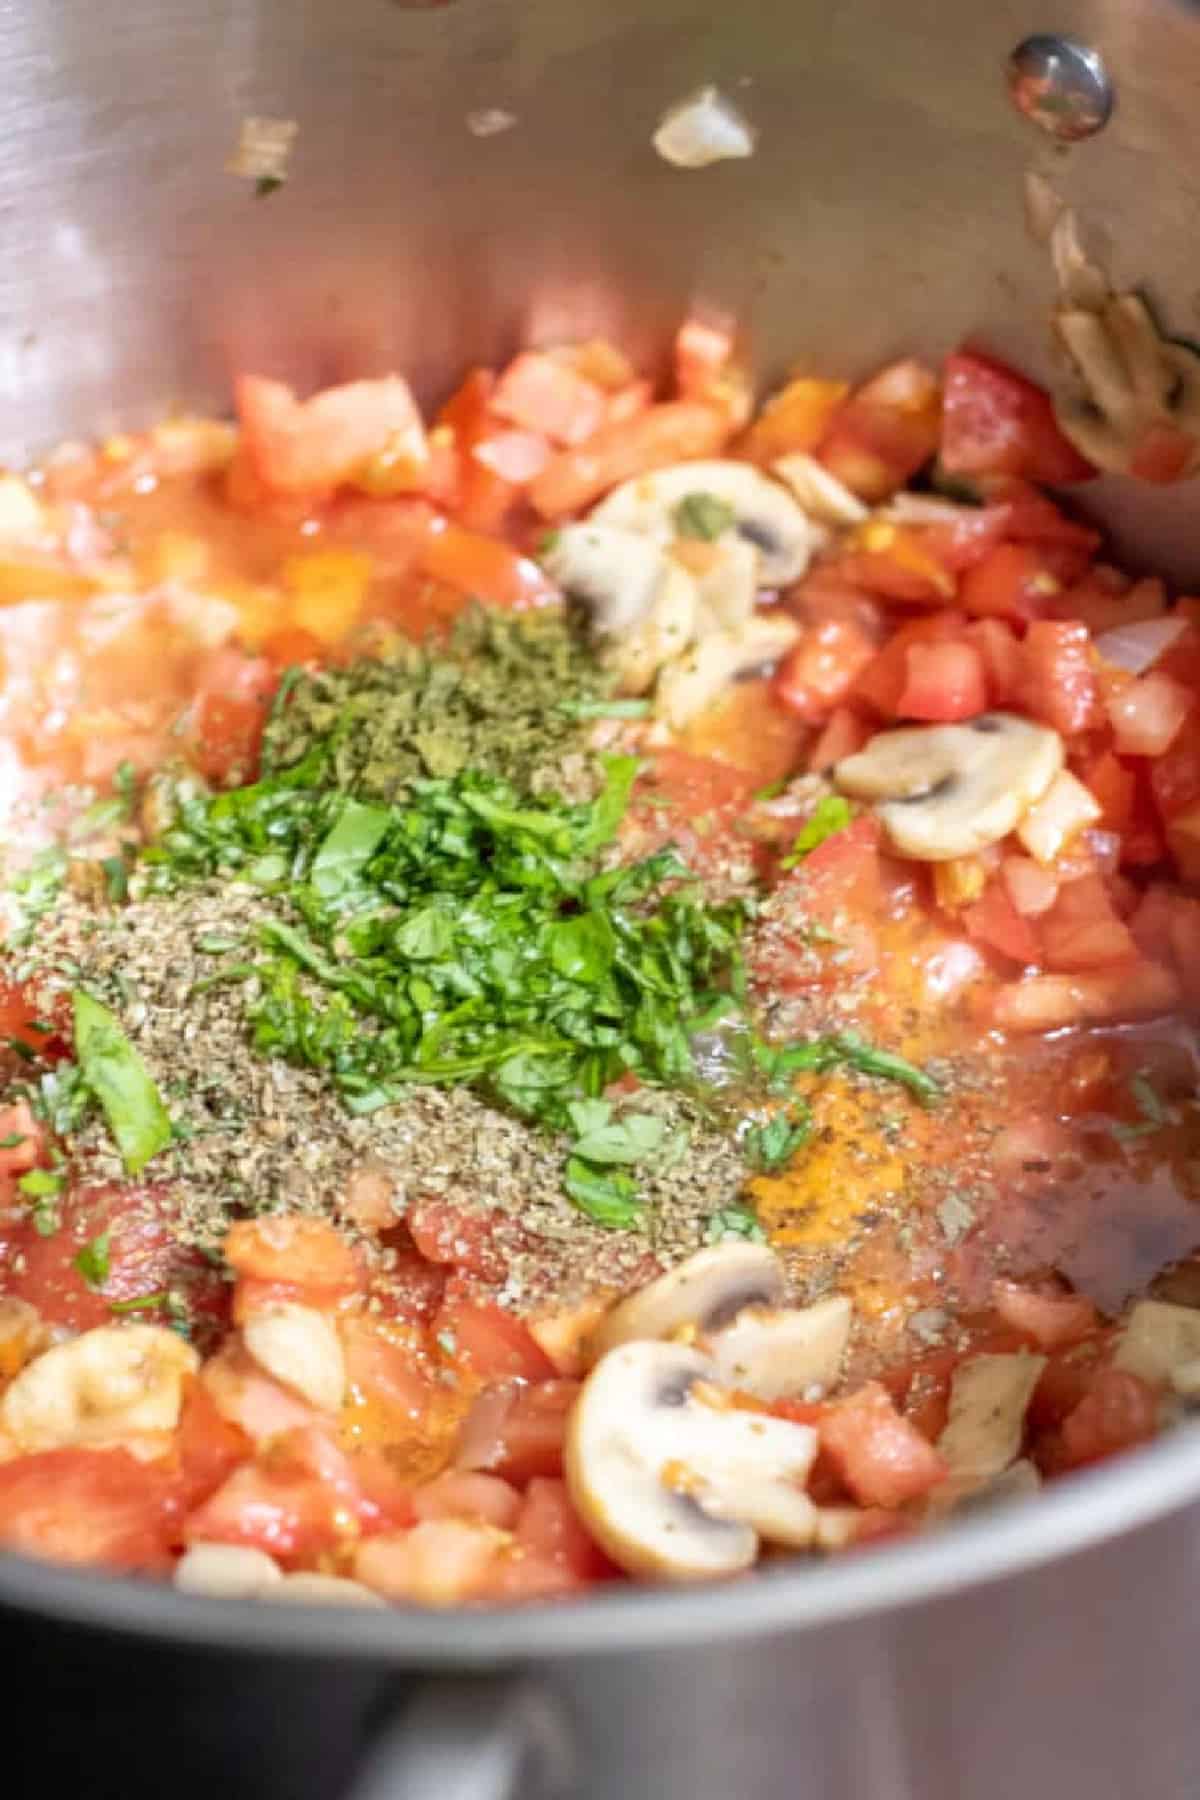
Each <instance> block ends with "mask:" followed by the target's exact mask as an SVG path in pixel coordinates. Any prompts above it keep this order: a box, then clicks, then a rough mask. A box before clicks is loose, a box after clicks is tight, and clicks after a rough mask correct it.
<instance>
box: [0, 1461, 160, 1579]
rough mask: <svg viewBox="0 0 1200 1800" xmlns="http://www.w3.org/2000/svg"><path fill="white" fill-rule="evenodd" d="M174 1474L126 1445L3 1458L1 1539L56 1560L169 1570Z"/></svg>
mask: <svg viewBox="0 0 1200 1800" xmlns="http://www.w3.org/2000/svg"><path fill="white" fill-rule="evenodd" d="M175 1518H176V1501H175V1496H174V1494H173V1491H172V1482H171V1479H170V1477H169V1476H168V1475H167V1474H166V1473H165V1472H164V1471H163V1470H162V1469H161V1468H158V1467H155V1466H153V1465H147V1464H145V1463H140V1462H138V1461H137V1459H136V1458H135V1457H132V1456H130V1455H129V1453H128V1452H127V1451H125V1450H47V1451H45V1452H43V1453H42V1454H40V1455H37V1456H21V1457H17V1458H16V1459H15V1460H14V1461H12V1462H6V1463H2V1464H0V1545H3V1547H4V1549H6V1550H16V1551H20V1552H21V1553H22V1554H24V1555H26V1556H40V1557H46V1558H48V1559H49V1560H50V1561H53V1562H64V1563H78V1564H86V1565H89V1566H94V1565H99V1566H101V1567H104V1568H110V1569H123V1570H142V1571H161V1570H163V1569H165V1568H166V1567H167V1565H168V1562H169V1555H168V1547H169V1544H170V1542H171V1539H172V1537H173V1535H174V1530H175Z"/></svg>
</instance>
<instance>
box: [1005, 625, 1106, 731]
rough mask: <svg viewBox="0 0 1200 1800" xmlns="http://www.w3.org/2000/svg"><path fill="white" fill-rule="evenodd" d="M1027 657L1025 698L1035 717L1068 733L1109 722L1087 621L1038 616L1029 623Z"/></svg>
mask: <svg viewBox="0 0 1200 1800" xmlns="http://www.w3.org/2000/svg"><path fill="white" fill-rule="evenodd" d="M1022 656H1023V661H1024V665H1025V666H1024V675H1023V677H1022V681H1021V687H1020V700H1021V702H1022V704H1023V706H1024V707H1025V708H1026V710H1027V711H1029V712H1031V713H1032V714H1033V716H1034V718H1036V719H1041V720H1042V721H1043V722H1044V723H1045V724H1047V725H1052V726H1053V727H1054V729H1055V731H1060V732H1061V733H1062V734H1063V736H1064V737H1073V736H1075V734H1076V733H1078V732H1081V731H1089V730H1091V729H1092V728H1093V727H1094V726H1096V725H1098V724H1100V723H1101V722H1102V721H1103V717H1104V713H1103V707H1102V705H1101V700H1100V690H1099V686H1098V683H1097V681H1096V673H1095V666H1094V662H1093V655H1092V648H1091V641H1090V639H1089V637H1088V633H1087V629H1086V627H1085V626H1083V625H1072V624H1064V623H1061V622H1059V621H1057V620H1051V619H1041V620H1038V621H1036V622H1035V623H1034V624H1032V625H1031V626H1030V627H1029V631H1028V632H1027V634H1026V637H1025V642H1024V644H1023V645H1022Z"/></svg>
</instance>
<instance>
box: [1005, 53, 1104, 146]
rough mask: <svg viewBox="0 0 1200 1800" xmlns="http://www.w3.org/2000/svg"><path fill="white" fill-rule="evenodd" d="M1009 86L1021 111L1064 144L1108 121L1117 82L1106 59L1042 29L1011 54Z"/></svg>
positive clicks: (1099, 127) (1073, 141)
mask: <svg viewBox="0 0 1200 1800" xmlns="http://www.w3.org/2000/svg"><path fill="white" fill-rule="evenodd" d="M1008 91H1009V95H1010V97H1011V99H1012V103H1013V105H1014V106H1015V107H1016V108H1017V111H1018V112H1022V113H1024V115H1025V117H1026V118H1027V119H1032V121H1033V123H1034V124H1035V125H1038V126H1040V127H1041V129H1042V130H1043V131H1045V132H1047V133H1048V134H1049V135H1050V136H1051V137H1054V138H1058V139H1059V140H1060V141H1062V142H1065V143H1075V142H1077V141H1078V140H1079V139H1080V138H1086V137H1091V136H1092V134H1093V133H1094V132H1097V131H1099V130H1100V129H1101V127H1102V126H1104V125H1106V124H1107V123H1108V120H1109V116H1110V115H1111V113H1112V109H1113V87H1112V82H1111V80H1110V79H1109V75H1108V70H1107V69H1106V68H1105V66H1104V59H1103V57H1102V56H1101V55H1100V53H1099V52H1098V51H1096V50H1092V49H1090V48H1089V47H1088V46H1087V45H1086V44H1080V43H1077V42H1076V40H1075V39H1074V38H1068V37H1059V36H1057V35H1054V34H1051V33H1042V32H1039V33H1037V34H1035V36H1033V37H1027V38H1026V39H1025V41H1024V42H1023V43H1020V44H1018V45H1017V47H1016V49H1015V50H1014V51H1013V53H1012V55H1011V56H1010V57H1009V59H1008Z"/></svg>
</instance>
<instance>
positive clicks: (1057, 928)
mask: <svg viewBox="0 0 1200 1800" xmlns="http://www.w3.org/2000/svg"><path fill="white" fill-rule="evenodd" d="M1038 930H1039V935H1040V937H1041V941H1042V950H1043V956H1044V961H1045V963H1046V966H1047V967H1048V968H1050V969H1065V970H1073V969H1103V968H1107V967H1109V966H1110V965H1111V964H1113V963H1130V962H1133V961H1135V960H1136V958H1137V945H1136V944H1135V943H1134V940H1133V936H1132V933H1131V932H1130V930H1129V927H1128V926H1127V925H1126V924H1125V922H1124V921H1123V920H1122V919H1121V918H1120V917H1119V915H1118V914H1117V912H1116V909H1115V908H1114V906H1113V903H1112V901H1111V899H1110V898H1109V894H1108V889H1107V887H1106V886H1105V883H1104V881H1103V879H1102V877H1101V876H1099V875H1084V876H1081V877H1080V879H1079V880H1078V881H1066V882H1063V883H1062V885H1061V886H1060V887H1059V890H1058V896H1057V898H1056V900H1055V902H1054V905H1053V906H1052V907H1051V908H1050V910H1049V911H1048V912H1046V913H1044V914H1043V916H1042V918H1041V919H1040V920H1039V921H1038Z"/></svg>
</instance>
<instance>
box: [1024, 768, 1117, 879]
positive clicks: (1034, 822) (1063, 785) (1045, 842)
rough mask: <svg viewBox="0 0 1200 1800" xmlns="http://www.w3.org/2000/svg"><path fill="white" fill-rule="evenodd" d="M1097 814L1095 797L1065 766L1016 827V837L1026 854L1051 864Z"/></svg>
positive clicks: (1098, 814)
mask: <svg viewBox="0 0 1200 1800" xmlns="http://www.w3.org/2000/svg"><path fill="white" fill-rule="evenodd" d="M1099 817H1100V807H1099V805H1098V804H1097V802H1096V800H1095V797H1094V796H1093V795H1092V794H1091V793H1090V792H1089V791H1088V789H1087V788H1085V787H1084V785H1083V783H1082V781H1077V780H1076V778H1075V777H1074V775H1072V774H1071V772H1070V771H1069V770H1068V769H1064V770H1063V771H1062V773H1061V774H1059V775H1056V776H1055V777H1054V780H1053V781H1052V782H1051V783H1050V786H1049V787H1048V788H1047V789H1046V792H1045V793H1044V794H1043V795H1042V797H1041V799H1040V800H1039V801H1038V802H1037V804H1036V805H1034V806H1031V807H1030V809H1029V811H1028V812H1027V813H1026V814H1025V817H1024V818H1023V819H1022V820H1021V823H1020V824H1019V825H1018V826H1017V836H1018V838H1019V839H1020V840H1021V843H1022V844H1023V846H1024V847H1025V849H1026V850H1028V852H1029V854H1030V856H1032V857H1034V858H1036V860H1037V861H1038V862H1040V863H1052V862H1053V861H1054V859H1055V857H1056V856H1057V855H1058V853H1059V851H1060V850H1063V849H1065V848H1066V846H1067V845H1068V844H1069V843H1070V842H1071V839H1072V838H1073V837H1075V836H1076V835H1077V834H1078V833H1079V832H1081V831H1083V830H1084V828H1085V827H1086V826H1088V825H1094V824H1095V823H1096V820H1097V819H1098V818H1099Z"/></svg>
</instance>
